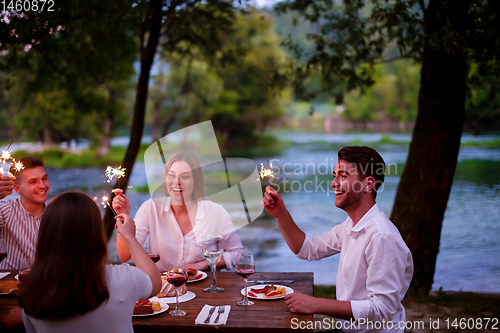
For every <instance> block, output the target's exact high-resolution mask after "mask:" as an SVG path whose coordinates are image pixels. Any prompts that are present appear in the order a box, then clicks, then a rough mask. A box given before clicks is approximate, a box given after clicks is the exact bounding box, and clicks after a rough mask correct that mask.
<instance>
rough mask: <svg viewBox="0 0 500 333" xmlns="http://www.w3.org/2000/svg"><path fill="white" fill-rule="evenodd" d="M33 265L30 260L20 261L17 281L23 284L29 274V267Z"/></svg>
mask: <svg viewBox="0 0 500 333" xmlns="http://www.w3.org/2000/svg"><path fill="white" fill-rule="evenodd" d="M32 264H33V259H32V258H26V259H21V260H20V264H19V275H18V278H19V281H21V282H23V280H24V278H25V277H26V275H28V273H29V272H30V269H31V265H32Z"/></svg>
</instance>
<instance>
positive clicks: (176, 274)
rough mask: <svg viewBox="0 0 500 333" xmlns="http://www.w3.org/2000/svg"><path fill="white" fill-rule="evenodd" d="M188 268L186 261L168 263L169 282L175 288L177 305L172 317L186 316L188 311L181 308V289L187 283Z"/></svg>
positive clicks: (171, 313) (171, 312)
mask: <svg viewBox="0 0 500 333" xmlns="http://www.w3.org/2000/svg"><path fill="white" fill-rule="evenodd" d="M187 280H188V278H187V268H186V263H185V262H184V260H173V261H170V262H169V263H168V273H167V281H168V282H169V283H171V284H173V285H174V287H175V291H176V294H175V300H176V303H177V305H176V306H175V310H172V311H170V312H169V313H170V315H171V316H175V317H182V316H185V315H186V311H183V310H181V309H180V308H179V287H181V286H182V285H183V284H185V283H186V282H187Z"/></svg>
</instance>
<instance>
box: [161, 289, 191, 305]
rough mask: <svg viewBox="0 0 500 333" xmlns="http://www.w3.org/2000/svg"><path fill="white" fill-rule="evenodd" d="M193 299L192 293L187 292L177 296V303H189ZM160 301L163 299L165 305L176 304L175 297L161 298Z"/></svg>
mask: <svg viewBox="0 0 500 333" xmlns="http://www.w3.org/2000/svg"><path fill="white" fill-rule="evenodd" d="M195 297H196V294H195V293H193V292H192V291H188V292H186V293H185V294H184V295H182V296H179V303H182V302H187V301H190V300H192V299H193V298H195ZM160 299H164V300H165V301H166V302H167V303H175V302H176V301H175V296H174V297H161V298H160Z"/></svg>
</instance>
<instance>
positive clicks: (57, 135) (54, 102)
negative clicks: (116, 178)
mask: <svg viewBox="0 0 500 333" xmlns="http://www.w3.org/2000/svg"><path fill="white" fill-rule="evenodd" d="M57 7H58V8H57V9H56V10H55V11H54V12H52V13H50V15H48V14H47V12H40V13H39V12H29V13H26V14H27V15H25V16H23V17H17V16H16V15H13V16H11V17H10V19H8V20H4V22H0V30H2V31H16V35H12V34H7V35H2V37H1V39H0V43H1V45H0V48H1V49H3V50H4V52H6V55H5V56H4V57H1V58H0V73H3V74H4V76H5V77H6V81H7V85H6V86H4V87H0V89H1V90H0V91H2V93H3V94H4V99H3V101H4V103H6V104H8V105H9V108H10V109H11V110H10V111H11V113H10V115H15V123H16V125H17V126H16V127H17V130H18V134H19V133H21V131H22V132H23V133H24V134H25V138H26V139H31V140H33V139H36V140H41V141H44V142H47V143H52V142H59V141H63V140H69V139H79V138H81V137H85V138H90V139H98V138H99V137H100V136H101V134H102V130H103V125H102V123H103V121H104V119H105V118H106V115H107V114H109V113H113V114H115V113H116V114H119V113H121V112H122V109H121V107H120V103H116V100H115V99H116V97H117V96H118V97H120V95H121V94H122V93H123V92H124V91H125V90H126V89H127V88H128V82H129V79H130V77H131V75H132V74H133V72H134V70H133V61H134V60H135V58H136V47H137V46H136V45H137V43H136V41H135V34H134V32H133V30H134V29H135V25H134V24H133V23H132V20H133V18H135V17H134V15H133V14H132V13H131V11H132V8H133V7H132V2H131V1H122V2H114V1H113V2H102V1H96V0H95V1H90V2H89V1H85V2H83V1H71V2H64V3H61V4H58V6H57ZM135 11H137V12H138V11H140V10H139V9H135ZM23 47H24V51H21V49H22V48H23ZM3 88H6V90H5V91H3ZM112 90H113V91H114V95H113V98H111V91H112ZM1 101H2V99H1V97H0V103H1ZM118 119H120V117H118Z"/></svg>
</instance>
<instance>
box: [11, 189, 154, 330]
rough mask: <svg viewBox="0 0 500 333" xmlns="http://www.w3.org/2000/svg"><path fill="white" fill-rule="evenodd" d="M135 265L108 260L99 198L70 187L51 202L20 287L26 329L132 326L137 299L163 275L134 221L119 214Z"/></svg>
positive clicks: (151, 292) (151, 291)
mask: <svg viewBox="0 0 500 333" xmlns="http://www.w3.org/2000/svg"><path fill="white" fill-rule="evenodd" d="M116 220H117V227H118V232H119V233H120V234H121V236H122V238H123V239H124V240H125V242H126V243H127V246H128V247H129V248H130V250H131V252H133V254H132V255H133V257H134V261H135V265H136V267H132V266H130V265H128V264H122V265H109V264H108V265H106V262H107V240H106V236H105V233H104V228H103V225H102V219H101V213H100V211H99V208H98V207H97V205H96V203H95V202H94V201H93V200H92V199H91V198H90V197H89V196H88V195H86V194H84V193H81V192H67V193H63V194H61V195H59V196H58V197H56V198H55V199H54V200H52V202H51V203H50V204H49V205H48V206H47V208H46V209H45V212H44V214H43V217H42V220H41V222H40V231H39V234H38V244H37V248H36V257H35V262H34V264H33V265H32V267H31V270H30V272H29V274H28V275H26V277H25V278H24V280H23V283H22V285H21V288H20V289H19V293H18V302H19V306H20V307H21V308H22V310H23V311H22V312H23V313H22V315H23V322H24V325H25V327H26V331H27V332H47V333H49V332H50V333H54V332H69V333H78V332H92V333H95V332H103V333H104V332H106V333H108V332H117V333H123V332H133V327H132V313H133V311H134V306H135V303H136V301H139V300H143V299H146V298H148V297H150V296H153V295H156V294H157V293H158V292H159V291H160V288H161V278H160V274H159V272H158V269H157V268H156V266H155V264H154V263H153V261H152V260H151V259H150V258H149V256H148V255H147V254H146V252H144V249H143V248H142V247H141V245H139V243H138V242H137V240H136V239H135V224H134V221H132V219H131V218H130V217H129V216H128V215H125V214H120V215H118V216H117V217H116Z"/></svg>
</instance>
